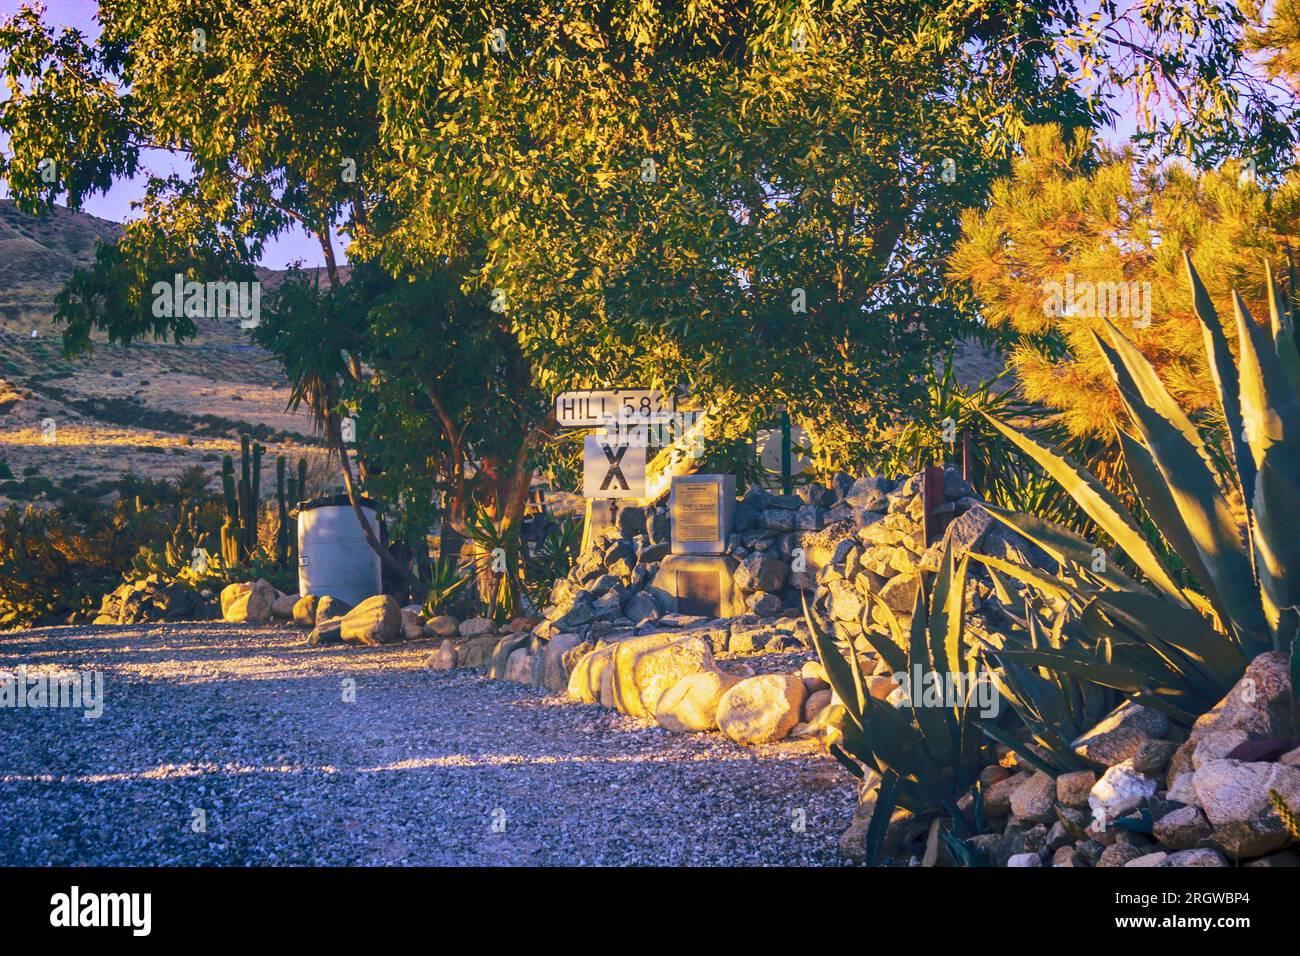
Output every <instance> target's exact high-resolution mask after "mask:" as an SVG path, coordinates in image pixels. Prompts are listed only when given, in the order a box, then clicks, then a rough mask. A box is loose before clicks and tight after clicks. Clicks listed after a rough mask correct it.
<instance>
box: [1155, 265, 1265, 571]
mask: <svg viewBox="0 0 1300 956" xmlns="http://www.w3.org/2000/svg"><path fill="white" fill-rule="evenodd" d="M1183 265H1184V266H1185V267H1186V269H1187V281H1188V283H1189V284H1190V285H1191V287H1192V304H1193V306H1194V308H1195V311H1196V317H1197V318H1198V319H1200V321H1201V334H1202V337H1203V338H1204V340H1205V354H1206V356H1208V358H1209V362H1208V363H1207V364H1208V365H1209V367H1210V374H1211V375H1212V376H1213V377H1214V384H1215V386H1216V387H1217V389H1218V393H1219V406H1220V408H1222V409H1223V420H1224V423H1225V426H1226V427H1227V429H1228V441H1229V446H1230V448H1231V450H1232V457H1233V460H1234V461H1235V462H1236V467H1237V477H1238V480H1239V482H1240V484H1241V489H1242V493H1243V494H1244V495H1249V493H1250V489H1251V488H1253V487H1254V486H1255V461H1254V458H1252V457H1251V454H1250V449H1249V448H1248V447H1247V445H1246V439H1245V428H1244V425H1243V423H1242V419H1241V403H1240V400H1239V396H1238V392H1239V391H1240V389H1239V386H1238V382H1237V366H1236V365H1234V364H1233V359H1232V351H1231V350H1230V349H1229V348H1228V339H1227V336H1225V335H1224V334H1223V323H1221V322H1220V321H1219V314H1218V312H1217V311H1215V308H1214V303H1212V302H1211V301H1210V294H1209V293H1208V292H1206V291H1205V286H1204V285H1202V284H1201V277H1200V276H1199V275H1197V273H1196V269H1195V267H1193V266H1192V260H1191V257H1190V256H1189V255H1188V254H1187V253H1186V252H1184V253H1183ZM1179 523H1180V524H1181V519H1180V520H1179ZM1166 537H1168V536H1166ZM1171 543H1172V542H1171ZM1180 553H1181V552H1180ZM1198 563H1199V558H1198ZM1203 566H1204V565H1202V567H1203ZM1198 580H1199V579H1198ZM1202 583H1203V582H1202Z"/></svg>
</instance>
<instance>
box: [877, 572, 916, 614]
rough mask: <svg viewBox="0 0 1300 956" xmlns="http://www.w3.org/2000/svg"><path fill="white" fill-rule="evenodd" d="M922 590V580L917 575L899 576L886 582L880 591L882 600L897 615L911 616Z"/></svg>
mask: <svg viewBox="0 0 1300 956" xmlns="http://www.w3.org/2000/svg"><path fill="white" fill-rule="evenodd" d="M920 588H921V579H920V577H919V576H918V575H917V574H915V573H909V574H898V575H895V576H894V577H892V578H890V579H889V580H888V581H886V582H885V585H884V587H882V588H881V589H880V600H882V601H884V602H885V604H886V605H887V606H888V607H889V609H890V610H891V611H893V612H894V613H895V614H911V613H912V609H913V608H914V607H915V606H916V594H917V591H919V590H920Z"/></svg>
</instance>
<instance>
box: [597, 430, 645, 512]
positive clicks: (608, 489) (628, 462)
mask: <svg viewBox="0 0 1300 956" xmlns="http://www.w3.org/2000/svg"><path fill="white" fill-rule="evenodd" d="M645 456H646V448H645V445H620V444H618V443H617V442H614V441H613V440H612V439H608V438H604V437H601V436H597V435H588V436H587V437H586V439H585V440H584V441H583V445H582V496H583V497H584V498H644V497H645Z"/></svg>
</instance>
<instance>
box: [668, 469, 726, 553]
mask: <svg viewBox="0 0 1300 956" xmlns="http://www.w3.org/2000/svg"><path fill="white" fill-rule="evenodd" d="M720 490H721V489H720V488H719V486H718V485H716V484H714V483H713V482H709V483H708V484H692V485H682V486H681V487H679V488H678V489H677V511H676V512H675V515H674V516H675V517H676V518H677V540H678V541H689V542H692V543H696V542H700V541H716V540H717V539H718V535H719V533H720V531H721V529H720V528H719V527H718V524H719V522H720V520H721V518H722V509H721V503H720V502H719V501H718V492H719V491H720Z"/></svg>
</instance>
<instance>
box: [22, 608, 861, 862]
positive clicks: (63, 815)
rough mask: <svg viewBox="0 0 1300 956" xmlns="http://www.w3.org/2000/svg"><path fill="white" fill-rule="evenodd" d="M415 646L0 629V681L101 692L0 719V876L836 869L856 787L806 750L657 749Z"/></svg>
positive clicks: (645, 729) (203, 630) (161, 628)
mask: <svg viewBox="0 0 1300 956" xmlns="http://www.w3.org/2000/svg"><path fill="white" fill-rule="evenodd" d="M433 647H434V645H433V644H432V643H428V642H420V643H414V644H406V645H395V646H393V647H390V648H355V647H339V648H309V647H307V646H306V645H304V644H303V637H302V632H301V631H298V630H293V629H289V628H274V627H269V628H255V627H247V626H243V625H233V624H215V623H203V624H168V625H158V624H150V625H128V626H121V627H94V628H90V627H56V628H44V629H39V630H33V631H24V632H15V633H10V634H4V635H0V672H12V670H13V669H14V668H15V667H17V666H19V665H25V666H26V667H27V671H28V676H29V677H30V676H31V675H32V674H33V673H34V672H36V671H38V670H39V671H56V670H67V669H73V670H95V671H100V672H102V673H103V679H104V701H105V705H104V712H103V715H102V716H100V717H98V718H94V719H87V718H85V717H83V716H82V714H81V712H80V711H71V710H66V709H62V710H60V709H45V710H35V709H2V710H0V864H4V865H19V864H25V865H80V864H87V865H125V864H130V865H147V866H155V865H168V864H187V865H236V866H238V865H298V864H303V865H306V864H317V865H336V864H347V865H392V864H400V865H489V866H497V865H519V864H522V865H548V864H566V865H584V864H585V865H591V864H594V865H692V866H698V865H750V864H776V865H813V864H820V865H839V864H840V863H841V860H840V858H839V856H838V853H837V851H836V841H837V840H838V837H839V834H840V833H841V832H842V831H843V829H844V828H845V827H846V826H847V824H848V821H849V817H850V815H851V812H852V806H853V787H852V780H851V778H850V777H849V776H848V774H847V773H845V772H844V771H843V770H842V769H841V768H840V767H839V766H838V765H837V764H836V763H835V762H834V761H833V760H831V759H829V758H827V757H826V756H824V755H821V754H819V753H816V752H815V751H814V750H813V749H812V748H811V746H810V745H809V744H807V743H804V742H787V743H782V744H779V745H774V746H772V747H768V748H762V749H759V750H745V749H742V748H740V747H737V746H736V745H734V744H732V743H731V742H730V741H729V740H727V739H726V738H724V737H723V736H721V735H720V734H707V735H676V734H669V733H667V732H666V731H663V730H661V729H660V728H658V727H657V726H655V725H654V724H653V723H651V722H647V721H638V720H634V719H631V718H626V717H621V716H619V715H617V714H614V713H612V712H610V711H606V710H602V709H600V708H598V707H591V706H584V705H581V704H576V703H573V702H570V701H567V700H565V699H562V698H558V697H547V696H545V695H544V694H542V693H541V692H538V691H534V690H532V689H530V688H527V687H524V686H522V685H519V684H512V683H506V682H504V681H489V680H486V679H485V678H483V677H481V676H479V675H477V674H476V673H473V672H469V671H433V670H430V669H429V668H428V667H427V666H426V662H427V661H428V659H429V657H430V655H431V653H432V650H433ZM349 682H355V700H354V701H351V702H348V701H345V700H344V697H345V696H346V690H347V687H348V686H350V685H349ZM196 811H203V813H202V816H203V818H204V819H205V823H206V827H205V828H204V829H203V832H196V825H197V824H196V820H197V819H198V817H199V816H200V815H199V814H198V813H197V812H196ZM800 822H802V823H803V828H802V830H800V829H799V823H800Z"/></svg>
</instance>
